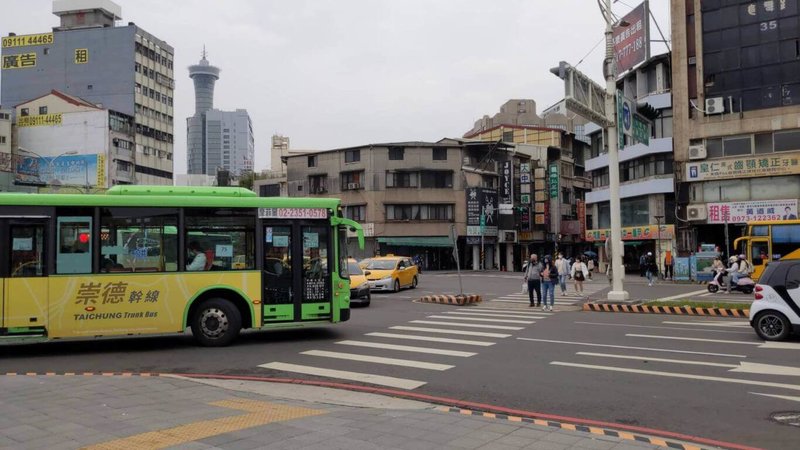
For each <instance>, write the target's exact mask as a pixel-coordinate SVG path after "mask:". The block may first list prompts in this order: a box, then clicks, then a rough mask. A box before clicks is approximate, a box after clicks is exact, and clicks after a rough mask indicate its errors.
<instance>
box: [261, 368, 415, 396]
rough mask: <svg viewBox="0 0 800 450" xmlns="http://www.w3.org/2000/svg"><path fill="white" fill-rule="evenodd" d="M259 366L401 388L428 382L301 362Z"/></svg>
mask: <svg viewBox="0 0 800 450" xmlns="http://www.w3.org/2000/svg"><path fill="white" fill-rule="evenodd" d="M258 367H262V368H264V369H271V370H279V371H281V372H293V373H302V374H305V375H315V376H319V377H326V378H338V379H340V380H350V381H357V382H360V383H369V384H377V385H380V386H389V387H394V388H399V389H407V390H411V389H416V388H418V387H420V386H424V385H425V384H427V383H426V382H425V381H418V380H410V379H406V378H395V377H387V376H384V375H374V374H371V373H362V372H350V371H347V370H333V369H324V368H322V367H313V366H303V365H300V364H288V363H282V362H271V363H267V364H260V365H259V366H258Z"/></svg>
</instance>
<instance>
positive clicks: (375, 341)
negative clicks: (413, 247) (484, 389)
mask: <svg viewBox="0 0 800 450" xmlns="http://www.w3.org/2000/svg"><path fill="white" fill-rule="evenodd" d="M552 315H553V313H552V312H543V311H540V310H533V309H522V308H517V309H514V308H513V307H507V308H489V307H475V308H472V307H471V308H469V309H468V310H467V309H459V310H457V311H443V312H437V313H431V314H430V315H428V316H426V317H424V318H421V319H415V320H410V321H408V322H406V323H403V324H400V325H395V326H390V327H388V329H386V330H381V331H375V332H370V333H366V334H364V335H363V337H362V338H361V339H357V340H355V339H347V340H342V341H337V342H335V343H334V345H335V347H337V348H335V349H329V348H326V349H309V350H304V351H301V352H299V353H298V355H300V356H299V357H298V358H297V361H296V362H303V364H297V363H295V362H292V363H288V362H284V361H272V362H268V363H265V364H261V365H259V367H261V368H264V369H270V370H277V371H281V372H289V373H293V374H302V375H312V376H317V377H325V378H331V379H337V380H344V381H355V382H360V383H369V384H374V385H379V386H386V387H392V388H399V389H407V390H412V389H417V388H419V387H420V386H423V385H425V384H426V383H427V382H426V381H425V380H424V379H425V374H426V373H436V372H443V371H447V370H450V369H453V368H454V367H456V366H457V365H458V362H459V361H460V360H462V359H463V358H470V357H473V356H476V355H478V354H479V352H480V351H482V350H484V349H487V348H488V347H491V346H493V345H495V344H497V343H498V342H500V341H501V340H503V339H509V338H512V337H513V336H514V335H515V333H517V332H520V331H522V330H524V329H525V328H526V327H528V326H531V325H534V324H536V323H537V322H538V321H542V320H546V319H547V318H549V317H550V316H552ZM375 353H378V354H375ZM306 362H307V364H305V363H306ZM387 368H388V370H387ZM387 371H388V372H389V373H390V374H391V376H389V375H386V373H387ZM376 372H377V373H376Z"/></svg>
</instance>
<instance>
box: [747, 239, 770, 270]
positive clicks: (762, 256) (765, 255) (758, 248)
mask: <svg viewBox="0 0 800 450" xmlns="http://www.w3.org/2000/svg"><path fill="white" fill-rule="evenodd" d="M750 260H752V261H753V265H754V266H760V265H762V264H764V263H767V262H769V248H768V246H767V243H766V242H765V243H755V244H753V246H752V248H751V251H750Z"/></svg>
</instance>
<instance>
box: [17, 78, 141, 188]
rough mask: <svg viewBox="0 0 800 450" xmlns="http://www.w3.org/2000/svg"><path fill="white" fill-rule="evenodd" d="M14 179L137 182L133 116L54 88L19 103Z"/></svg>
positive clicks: (86, 184)
mask: <svg viewBox="0 0 800 450" xmlns="http://www.w3.org/2000/svg"><path fill="white" fill-rule="evenodd" d="M15 117H16V126H17V141H16V142H17V145H16V147H17V148H16V155H15V156H16V157H15V158H14V159H15V161H16V167H15V170H14V177H15V181H14V182H15V184H17V185H28V186H43V187H56V186H58V187H61V186H71V187H78V188H80V190H81V191H82V192H87V191H94V190H96V189H105V188H108V187H111V186H113V185H116V184H131V183H132V182H133V173H134V170H133V159H134V156H133V152H134V138H135V137H134V136H135V131H134V126H133V117H131V116H126V115H124V114H120V113H118V112H116V111H109V110H108V109H103V108H100V107H98V106H97V105H94V104H92V103H90V102H87V101H86V100H83V99H80V98H77V97H74V96H71V95H67V94H64V93H62V92H58V91H52V92H51V93H50V94H47V95H44V96H41V97H39V98H35V99H31V100H29V101H27V102H24V103H21V104H19V105H17V107H16V111H15Z"/></svg>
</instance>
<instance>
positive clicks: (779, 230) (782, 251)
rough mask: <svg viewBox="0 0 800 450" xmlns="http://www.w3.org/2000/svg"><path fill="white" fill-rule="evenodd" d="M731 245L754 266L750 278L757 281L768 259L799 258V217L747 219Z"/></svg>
mask: <svg viewBox="0 0 800 450" xmlns="http://www.w3.org/2000/svg"><path fill="white" fill-rule="evenodd" d="M733 246H734V248H735V249H736V251H737V252H739V253H740V254H744V255H745V256H746V257H747V260H748V261H749V262H750V263H751V264H752V265H753V275H752V278H753V281H758V279H759V278H761V274H762V273H763V272H764V268H765V266H766V264H767V263H768V262H770V261H777V260H780V259H798V258H800V251H798V250H800V220H771V221H760V222H749V223H748V224H747V231H746V234H745V236H742V237H740V238H738V239H736V240H735V241H733Z"/></svg>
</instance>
